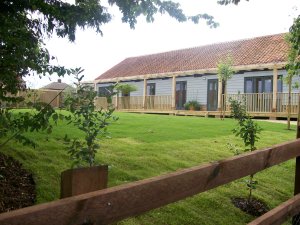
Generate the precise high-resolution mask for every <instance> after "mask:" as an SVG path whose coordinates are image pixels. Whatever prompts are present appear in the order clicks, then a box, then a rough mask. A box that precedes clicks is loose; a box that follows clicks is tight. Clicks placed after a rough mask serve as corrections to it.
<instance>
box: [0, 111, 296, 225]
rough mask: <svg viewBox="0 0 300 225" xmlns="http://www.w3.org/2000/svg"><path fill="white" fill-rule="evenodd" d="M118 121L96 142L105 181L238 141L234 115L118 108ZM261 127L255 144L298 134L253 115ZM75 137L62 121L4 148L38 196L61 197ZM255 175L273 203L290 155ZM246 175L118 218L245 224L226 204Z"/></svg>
mask: <svg viewBox="0 0 300 225" xmlns="http://www.w3.org/2000/svg"><path fill="white" fill-rule="evenodd" d="M117 115H118V116H119V118H120V119H119V120H118V121H117V122H115V123H114V124H113V125H112V126H110V127H109V131H110V132H111V139H105V140H103V141H101V150H100V151H99V153H98V154H97V156H96V159H97V162H98V163H105V164H108V165H109V168H110V170H109V186H115V185H120V184H124V183H127V182H131V181H136V180H140V179H144V178H148V177H152V176H157V175H160V174H166V173H168V172H171V171H176V170H179V169H182V168H187V167H191V166H195V165H199V164H202V163H207V162H211V161H216V160H220V159H224V158H228V157H231V156H233V153H232V152H231V151H230V150H229V149H228V148H227V146H226V144H227V143H229V142H230V143H234V144H236V145H238V146H240V147H243V144H242V142H241V140H240V139H239V138H237V137H235V136H234V135H233V134H232V132H231V130H232V129H233V128H234V127H235V125H236V122H235V121H233V120H231V119H225V120H224V121H221V120H219V119H214V118H200V117H175V116H162V115H145V114H126V113H118V114H117ZM258 123H259V124H260V125H261V127H262V128H263V131H262V134H261V140H260V141H259V142H258V144H257V147H258V148H263V147H267V146H271V145H274V144H277V143H282V142H285V141H288V140H292V139H294V138H295V128H294V127H293V128H294V130H292V131H288V130H286V125H285V124H273V123H269V122H258ZM65 133H68V134H69V136H71V137H72V136H74V137H75V136H76V137H80V136H81V133H80V132H79V131H78V130H76V129H75V128H74V127H72V126H68V125H66V124H65V123H63V122H60V123H59V125H58V127H56V128H55V129H54V132H53V134H51V136H49V137H47V135H46V134H30V136H31V137H32V138H33V139H34V140H36V141H37V142H38V143H39V146H38V147H37V148H36V149H32V148H29V147H23V146H22V145H20V144H16V143H13V142H11V143H9V144H8V145H7V146H5V148H3V149H1V150H0V151H1V152H4V153H6V154H8V155H12V156H13V157H15V158H17V159H18V160H20V161H21V162H22V163H23V164H24V167H25V168H27V169H28V170H30V171H31V172H32V173H33V174H34V178H35V181H36V183H37V192H38V198H37V203H42V202H48V201H52V200H55V199H58V198H59V185H60V173H61V172H62V171H63V170H65V169H68V168H70V166H71V161H70V160H69V158H68V155H67V153H66V150H65V146H64V144H63V141H62V138H63V136H64V134H65ZM256 179H257V180H258V182H259V185H258V189H257V190H255V191H254V196H255V197H257V198H259V199H261V200H263V201H264V202H266V203H267V205H268V206H269V207H270V208H273V207H275V206H277V205H279V204H280V203H282V202H283V201H286V200H287V199H289V198H290V197H291V196H292V193H293V183H294V180H293V179H294V160H291V161H288V162H285V163H283V164H281V165H278V166H275V167H272V168H270V169H267V170H265V171H263V172H261V173H259V174H257V175H256ZM246 195H247V190H246V188H245V184H244V183H243V179H241V180H238V181H235V182H232V183H230V184H227V185H224V186H221V187H218V188H216V189H213V190H210V191H208V192H205V193H201V194H199V195H196V196H194V197H191V198H187V199H185V200H182V201H179V202H177V203H174V204H170V205H168V206H165V207H162V208H160V209H156V210H153V211H150V212H148V213H146V214H143V215H141V216H138V217H135V218H130V219H127V220H124V221H122V222H120V223H119V224H122V225H141V224H143V225H147V224H149V225H150V224H158V225H159V224H168V225H173V224H174V225H185V224H186V225H192V224H211V225H215V224H224V225H225V224H246V223H248V222H250V221H251V220H253V217H252V216H249V215H247V214H245V213H243V212H242V211H240V210H239V209H237V208H235V207H234V206H233V205H232V204H231V202H230V201H231V200H230V199H231V198H232V197H236V196H246Z"/></svg>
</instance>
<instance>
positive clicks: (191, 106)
mask: <svg viewBox="0 0 300 225" xmlns="http://www.w3.org/2000/svg"><path fill="white" fill-rule="evenodd" d="M184 108H185V109H186V110H200V103H199V102H197V101H196V100H193V101H188V102H187V103H185V104H184Z"/></svg>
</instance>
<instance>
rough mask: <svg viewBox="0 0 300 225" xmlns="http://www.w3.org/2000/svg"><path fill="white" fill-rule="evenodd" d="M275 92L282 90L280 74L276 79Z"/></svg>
mask: <svg viewBox="0 0 300 225" xmlns="http://www.w3.org/2000/svg"><path fill="white" fill-rule="evenodd" d="M277 92H282V75H279V76H278V80H277Z"/></svg>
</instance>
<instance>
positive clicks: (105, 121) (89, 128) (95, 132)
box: [64, 68, 117, 166]
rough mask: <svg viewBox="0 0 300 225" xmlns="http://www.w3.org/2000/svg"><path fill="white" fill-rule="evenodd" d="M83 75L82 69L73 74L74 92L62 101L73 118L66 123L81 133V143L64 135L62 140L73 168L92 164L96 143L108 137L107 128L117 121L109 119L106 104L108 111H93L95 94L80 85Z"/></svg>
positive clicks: (87, 87)
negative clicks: (75, 88) (82, 136)
mask: <svg viewBox="0 0 300 225" xmlns="http://www.w3.org/2000/svg"><path fill="white" fill-rule="evenodd" d="M83 71H84V70H83V69H81V68H77V69H75V70H73V73H74V75H75V79H76V80H77V83H76V86H77V92H76V93H71V94H70V95H69V96H67V97H66V99H65V105H66V107H67V108H68V110H69V111H70V112H71V113H72V116H68V117H66V119H67V120H69V123H70V124H73V125H74V126H76V127H77V128H78V129H79V130H81V131H82V132H83V133H84V140H79V139H76V138H75V139H72V140H71V139H69V137H68V136H67V135H66V136H65V138H64V141H65V144H66V145H68V147H67V149H68V153H69V155H70V157H71V159H72V160H73V162H74V164H73V166H83V165H85V164H88V165H90V166H92V165H94V164H95V155H96V153H97V151H98V150H99V148H100V144H98V142H99V140H101V138H106V137H107V136H108V132H107V127H108V126H109V125H110V122H111V121H115V120H116V119H117V118H116V117H113V116H112V114H113V112H114V108H113V107H112V104H109V107H108V109H100V110H99V111H97V110H96V108H95V106H94V99H95V97H96V95H97V93H96V92H95V91H94V89H93V88H92V87H90V86H84V85H82V84H81V83H80V81H81V80H82V78H83V75H82V73H83ZM110 97H111V96H110ZM108 103H109V102H108Z"/></svg>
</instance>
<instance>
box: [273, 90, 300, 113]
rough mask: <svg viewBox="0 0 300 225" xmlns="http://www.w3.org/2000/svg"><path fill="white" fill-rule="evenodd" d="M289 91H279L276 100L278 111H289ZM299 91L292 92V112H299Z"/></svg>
mask: <svg viewBox="0 0 300 225" xmlns="http://www.w3.org/2000/svg"><path fill="white" fill-rule="evenodd" d="M288 99H289V98H288V93H278V94H277V101H276V112H287V111H288ZM298 102H299V93H291V113H297V112H298Z"/></svg>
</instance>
